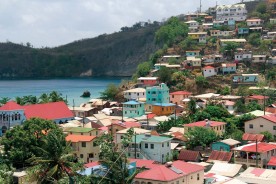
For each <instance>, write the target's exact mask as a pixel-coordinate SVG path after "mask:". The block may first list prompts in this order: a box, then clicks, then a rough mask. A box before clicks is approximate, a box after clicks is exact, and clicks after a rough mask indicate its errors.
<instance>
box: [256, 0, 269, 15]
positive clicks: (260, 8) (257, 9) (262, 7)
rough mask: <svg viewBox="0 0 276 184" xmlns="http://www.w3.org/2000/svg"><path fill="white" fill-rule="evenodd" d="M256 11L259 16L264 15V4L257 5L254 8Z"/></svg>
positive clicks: (265, 10)
mask: <svg viewBox="0 0 276 184" xmlns="http://www.w3.org/2000/svg"><path fill="white" fill-rule="evenodd" d="M256 11H257V12H258V13H260V14H264V13H266V12H267V6H266V4H265V3H263V2H262V3H259V4H258V5H257V7H256Z"/></svg>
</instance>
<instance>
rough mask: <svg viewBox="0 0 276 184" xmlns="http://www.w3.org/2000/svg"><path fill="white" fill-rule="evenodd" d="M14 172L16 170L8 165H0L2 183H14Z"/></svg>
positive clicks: (0, 180) (0, 181)
mask: <svg viewBox="0 0 276 184" xmlns="http://www.w3.org/2000/svg"><path fill="white" fill-rule="evenodd" d="M13 172H14V169H13V168H11V167H10V166H8V165H7V164H4V163H0V183H2V184H12V183H13V176H12V175H13Z"/></svg>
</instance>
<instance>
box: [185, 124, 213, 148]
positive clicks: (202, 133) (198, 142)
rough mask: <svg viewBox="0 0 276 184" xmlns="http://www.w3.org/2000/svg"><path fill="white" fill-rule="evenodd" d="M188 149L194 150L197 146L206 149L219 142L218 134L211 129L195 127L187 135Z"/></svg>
mask: <svg viewBox="0 0 276 184" xmlns="http://www.w3.org/2000/svg"><path fill="white" fill-rule="evenodd" d="M187 137H188V140H189V141H188V142H187V144H188V147H189V148H194V147H196V146H202V147H203V148H206V147H207V146H209V145H210V144H211V143H213V142H215V141H217V140H218V136H217V134H216V133H215V132H214V131H213V130H212V129H210V128H204V127H194V128H192V130H190V131H189V132H188V133H187Z"/></svg>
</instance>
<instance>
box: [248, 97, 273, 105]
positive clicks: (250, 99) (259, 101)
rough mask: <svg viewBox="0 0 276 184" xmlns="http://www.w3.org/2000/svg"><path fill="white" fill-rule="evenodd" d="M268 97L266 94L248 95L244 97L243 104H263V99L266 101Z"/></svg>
mask: <svg viewBox="0 0 276 184" xmlns="http://www.w3.org/2000/svg"><path fill="white" fill-rule="evenodd" d="M268 99H269V97H268V96H263V95H250V96H248V97H246V98H245V104H249V103H250V102H256V103H257V104H259V105H260V106H263V105H264V100H265V102H267V100H268Z"/></svg>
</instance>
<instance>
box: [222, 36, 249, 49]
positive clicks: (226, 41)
mask: <svg viewBox="0 0 276 184" xmlns="http://www.w3.org/2000/svg"><path fill="white" fill-rule="evenodd" d="M228 42H235V43H238V44H245V43H246V39H244V38H239V39H220V44H221V46H223V47H224V46H226V43H228Z"/></svg>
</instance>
